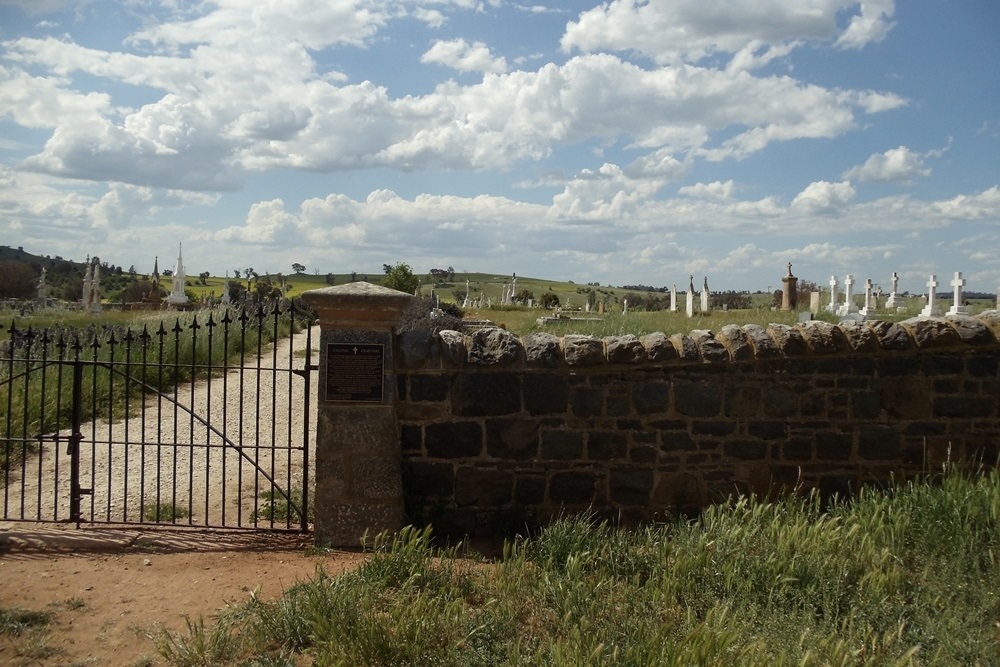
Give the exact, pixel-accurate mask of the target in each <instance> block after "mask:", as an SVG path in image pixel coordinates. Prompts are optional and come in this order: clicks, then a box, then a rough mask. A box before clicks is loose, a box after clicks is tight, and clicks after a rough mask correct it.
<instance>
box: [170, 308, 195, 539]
mask: <svg viewBox="0 0 1000 667" xmlns="http://www.w3.org/2000/svg"><path fill="white" fill-rule="evenodd" d="M173 334H174V368H173V385H174V400H173V404H174V437H173V441H174V459H173V465H174V469H173V484H171V486H172V487H173V491H172V492H171V496H170V503H171V517H170V523H177V437H178V427H179V426H180V422H179V421H178V416H179V415H178V412H177V401H178V397H179V394H178V391H179V388H180V385H181V383H180V372H181V369H180V363H179V361H178V360H179V358H180V349H181V320H180V318H175V319H174V328H173ZM190 512H191V508H190V507H188V513H189V514H190Z"/></svg>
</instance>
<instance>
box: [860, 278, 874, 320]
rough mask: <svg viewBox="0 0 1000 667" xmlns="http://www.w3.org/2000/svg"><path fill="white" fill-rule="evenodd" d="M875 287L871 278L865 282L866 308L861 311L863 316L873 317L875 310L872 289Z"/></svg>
mask: <svg viewBox="0 0 1000 667" xmlns="http://www.w3.org/2000/svg"><path fill="white" fill-rule="evenodd" d="M874 287H875V285H874V284H872V279H871V278H869V279H868V280H866V281H865V305H864V308H862V309H861V314H862V315H864V316H866V317H867V316H868V315H871V314H872V313H873V312H874V310H875V309H874V308H873V307H872V289H873V288H874Z"/></svg>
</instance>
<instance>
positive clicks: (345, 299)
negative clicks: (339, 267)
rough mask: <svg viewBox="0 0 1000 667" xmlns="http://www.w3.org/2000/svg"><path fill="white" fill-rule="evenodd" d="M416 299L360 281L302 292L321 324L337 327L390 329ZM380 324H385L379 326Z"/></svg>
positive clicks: (303, 297)
mask: <svg viewBox="0 0 1000 667" xmlns="http://www.w3.org/2000/svg"><path fill="white" fill-rule="evenodd" d="M414 298H415V297H414V296H413V295H412V294H407V293H406V292H400V291H399V290H394V289H391V288H389V287H383V286H382V285H373V284H372V283H368V282H364V281H358V282H353V283H347V284H345V285H334V286H332V287H324V288H322V289H314V290H309V291H307V292H303V293H302V301H304V302H305V303H306V305H308V306H311V307H313V308H315V309H316V311H317V313H318V314H319V324H320V326H324V325H336V326H337V327H338V328H344V327H345V326H346V327H350V326H351V325H352V324H353V325H354V326H358V327H361V328H372V326H373V325H374V326H375V328H382V327H386V328H391V327H392V326H394V325H395V324H396V323H397V322H398V321H399V318H400V315H402V313H403V310H405V309H406V307H407V306H408V305H410V303H411V302H412V301H413V299H414ZM378 325H382V327H379V326H378Z"/></svg>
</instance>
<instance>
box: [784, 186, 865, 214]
mask: <svg viewBox="0 0 1000 667" xmlns="http://www.w3.org/2000/svg"><path fill="white" fill-rule="evenodd" d="M855 194H857V193H856V191H855V190H854V186H853V185H851V184H850V183H849V182H848V181H841V182H840V183H830V182H828V181H816V182H815V183H810V184H809V185H808V186H806V188H805V189H804V190H803V191H802V192H800V193H799V194H797V195H796V196H795V199H793V200H792V208H793V209H798V210H800V211H802V212H804V213H810V214H828V213H835V212H837V211H840V210H842V209H843V208H844V207H845V206H847V205H848V204H850V202H851V200H853V199H854V196H855Z"/></svg>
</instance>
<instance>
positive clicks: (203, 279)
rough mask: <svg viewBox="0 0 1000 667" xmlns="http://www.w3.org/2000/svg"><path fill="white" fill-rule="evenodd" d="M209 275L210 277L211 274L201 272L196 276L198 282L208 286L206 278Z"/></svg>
mask: <svg viewBox="0 0 1000 667" xmlns="http://www.w3.org/2000/svg"><path fill="white" fill-rule="evenodd" d="M210 275H212V274H211V273H209V272H208V271H202V272H201V273H199V274H198V282H200V283H201V284H202V285H207V284H208V277H209V276H210Z"/></svg>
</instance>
